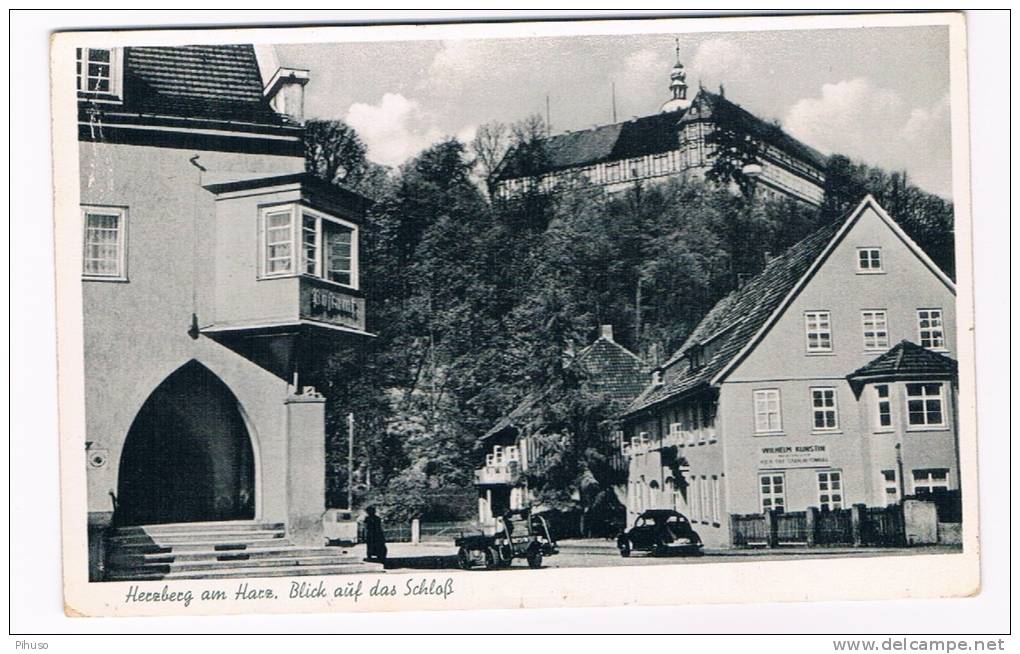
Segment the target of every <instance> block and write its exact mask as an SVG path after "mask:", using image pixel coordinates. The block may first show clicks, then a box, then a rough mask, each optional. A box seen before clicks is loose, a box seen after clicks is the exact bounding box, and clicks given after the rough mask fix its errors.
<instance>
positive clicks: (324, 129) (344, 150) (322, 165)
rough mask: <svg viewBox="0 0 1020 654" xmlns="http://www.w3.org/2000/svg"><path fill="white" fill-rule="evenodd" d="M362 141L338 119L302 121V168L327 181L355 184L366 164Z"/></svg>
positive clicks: (359, 179) (349, 185) (351, 186)
mask: <svg viewBox="0 0 1020 654" xmlns="http://www.w3.org/2000/svg"><path fill="white" fill-rule="evenodd" d="M365 153H366V149H365V144H364V142H362V140H361V137H359V136H358V133H357V132H355V131H354V129H353V128H351V127H350V126H349V125H347V123H345V122H343V121H341V120H309V121H307V122H306V123H305V170H306V171H308V172H309V173H311V174H313V175H315V176H316V177H318V178H319V179H321V180H323V181H326V182H329V183H330V184H342V185H345V186H348V187H350V188H355V187H357V185H358V183H359V182H360V181H361V179H362V177H363V176H364V174H365V172H366V169H367V167H368V162H367V161H366V159H365Z"/></svg>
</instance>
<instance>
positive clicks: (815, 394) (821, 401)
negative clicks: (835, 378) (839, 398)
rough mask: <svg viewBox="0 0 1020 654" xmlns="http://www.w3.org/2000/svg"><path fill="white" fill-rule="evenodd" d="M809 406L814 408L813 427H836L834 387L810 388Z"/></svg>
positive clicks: (837, 422) (837, 424) (837, 423)
mask: <svg viewBox="0 0 1020 654" xmlns="http://www.w3.org/2000/svg"><path fill="white" fill-rule="evenodd" d="M811 406H812V408H813V410H814V428H815V429H836V428H837V427H838V426H839V420H838V417H837V414H836V389H834V388H813V389H811Z"/></svg>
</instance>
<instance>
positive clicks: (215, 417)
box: [114, 361, 255, 525]
mask: <svg viewBox="0 0 1020 654" xmlns="http://www.w3.org/2000/svg"><path fill="white" fill-rule="evenodd" d="M254 517H255V452H254V450H253V446H252V439H251V437H250V435H249V432H248V427H247V425H246V424H245V420H244V416H243V415H242V413H241V410H240V407H239V405H238V402H237V398H236V397H235V396H234V394H233V393H232V392H231V391H230V389H229V388H227V385H226V384H224V383H223V382H222V381H221V380H220V379H219V378H218V377H217V376H216V375H214V374H213V373H212V372H211V371H210V370H209V369H208V368H206V367H205V366H203V365H202V364H200V363H198V362H197V361H190V362H189V363H187V364H185V365H184V366H182V367H181V368H178V369H177V370H176V371H175V372H174V373H172V374H171V375H170V376H169V377H167V378H166V379H165V380H164V381H163V383H161V384H160V385H159V386H158V387H157V388H156V390H154V391H153V392H152V394H151V395H150V396H149V398H148V399H147V400H146V401H145V404H143V405H142V408H141V410H140V411H139V412H138V415H137V416H135V420H134V422H133V423H132V424H131V429H130V430H129V432H128V435H127V439H126V440H125V442H124V449H123V452H122V454H121V458H120V469H119V474H118V482H117V509H116V512H115V515H114V521H115V523H116V524H118V525H143V524H162V523H172V522H209V521H221V520H251V519H253V518H254Z"/></svg>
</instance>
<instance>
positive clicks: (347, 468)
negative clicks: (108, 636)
mask: <svg viewBox="0 0 1020 654" xmlns="http://www.w3.org/2000/svg"><path fill="white" fill-rule="evenodd" d="M964 28H965V25H964V21H963V18H962V16H961V15H958V14H947V13H941V14H940V13H935V14H913V15H899V14H887V15H878V16H828V17H810V16H800V17H785V18H784V17H773V18H765V17H762V18H758V19H756V20H755V21H754V22H748V21H739V20H737V19H734V22H732V23H731V22H730V21H729V20H728V19H715V20H713V21H708V22H705V21H700V20H693V19H691V20H686V19H660V20H644V21H594V22H574V23H571V22H569V21H564V22H545V23H527V22H518V23H503V24H482V23H479V24H460V25H445V26H443V25H435V26H420V25H419V26H403V27H400V26H375V27H373V26H360V27H338V28H313V27H308V28H289V29H286V30H276V29H261V30H189V31H186V32H181V31H178V32H173V31H166V32H164V31H159V30H155V31H123V32H116V31H106V32H103V31H98V32H76V31H66V32H61V33H58V34H56V35H55V36H54V39H53V45H52V49H51V52H52V60H51V66H52V71H53V78H52V84H53V88H52V97H53V110H54V123H53V129H54V141H55V146H54V159H55V166H56V167H55V175H56V178H57V180H58V184H57V186H56V188H57V189H58V197H57V205H56V240H57V318H58V321H59V322H58V327H59V338H58V341H59V346H60V357H61V358H60V403H61V407H60V408H61V415H60V421H61V434H60V438H61V475H62V490H61V493H62V502H63V504H62V518H61V519H62V521H63V529H64V541H63V545H62V546H63V549H64V553H63V556H64V568H63V575H64V584H65V591H64V592H65V603H66V606H67V609H66V610H67V611H68V612H69V614H72V613H73V614H77V615H84V616H97V615H102V616H117V615H162V614H168V615H169V614H179V613H182V612H187V613H192V614H203V613H236V612H245V611H252V610H256V608H257V610H258V611H259V612H294V611H324V610H325V611H348V610H350V611H355V610H358V611H361V610H401V609H403V608H414V609H425V610H431V609H443V608H458V607H459V608H472V607H486V606H491V607H493V608H509V607H515V606H520V607H547V606H602V605H614V604H618V603H619V604H624V603H626V604H643V603H647V604H663V603H691V602H693V603H698V602H720V601H728V602H756V601H770V600H777V601H779V600H787V599H801V600H803V599H824V598H828V599H878V598H907V597H943V596H963V595H969V594H973V593H975V592H977V591H978V589H979V587H980V580H979V569H978V564H979V563H978V531H977V528H978V524H977V519H978V515H977V508H976V507H977V496H976V493H977V486H976V483H977V467H976V441H977V431H976V418H975V417H976V408H975V407H976V404H975V403H976V396H975V390H974V389H975V368H974V358H973V357H974V333H975V332H974V317H973V296H972V274H973V273H972V261H971V256H970V251H971V250H970V238H971V236H970V229H971V223H970V195H969V193H970V191H969V189H970V187H969V184H970V179H969V169H968V149H967V140H966V130H967V120H968V118H967V100H966V95H965V94H966V88H967V77H966V66H965V51H966V41H965V29H964ZM61 181H63V182H65V184H60V182H61ZM737 566H739V568H738V567H737ZM738 569H739V570H741V571H742V572H739V573H738V572H737V570H738ZM934 571H938V573H937V574H933V572H934ZM512 572H516V573H517V574H512ZM784 574H788V575H790V576H792V577H794V578H795V580H794V581H791V582H790V583H789V584H782V585H779V586H778V587H774V588H773V587H770V589H769V590H768V591H767V592H766V593H765V594H762V593H761V592H760V591H758V590H756V588H755V584H756V580H758V582H759V583H765V582H763V581H761V580H763V579H766V578H771V577H772V576H775V575H784ZM734 575H739V576H741V577H742V578H744V579H745V583H744V584H734V583H733V582H732V579H733V576H734ZM756 575H757V576H756ZM720 579H728V580H730V581H726V582H725V583H720V582H718V581H713V580H720ZM681 580H683V581H682V582H681ZM593 586H597V587H600V588H602V589H604V592H601V591H600V592H599V593H598V594H593V593H591V591H590V589H591V588H592V587H593ZM481 589H488V590H486V591H485V593H486V594H485V595H484V596H483V595H482V590H481ZM613 589H618V590H619V593H618V594H616V593H614V592H613ZM692 589H693V590H692Z"/></svg>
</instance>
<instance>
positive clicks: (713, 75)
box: [687, 39, 752, 86]
mask: <svg viewBox="0 0 1020 654" xmlns="http://www.w3.org/2000/svg"><path fill="white" fill-rule="evenodd" d="M751 64H752V61H751V59H750V57H749V56H748V54H747V51H746V50H745V49H744V48H741V47H740V46H739V45H737V44H736V43H735V42H733V41H730V40H728V39H709V40H707V41H705V42H704V43H702V44H701V45H700V46H698V50H697V51H696V52H695V53H694V57H693V58H692V59H691V63H690V65H689V66H688V67H687V70H688V76H687V83H688V84H690V85H691V86H697V84H698V81H699V80H700V81H701V82H704V83H705V85H706V86H709V85H711V84H717V83H726V82H727V81H736V80H740V79H742V78H744V77H747V76H749V75H751V73H752V66H751Z"/></svg>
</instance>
